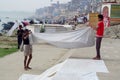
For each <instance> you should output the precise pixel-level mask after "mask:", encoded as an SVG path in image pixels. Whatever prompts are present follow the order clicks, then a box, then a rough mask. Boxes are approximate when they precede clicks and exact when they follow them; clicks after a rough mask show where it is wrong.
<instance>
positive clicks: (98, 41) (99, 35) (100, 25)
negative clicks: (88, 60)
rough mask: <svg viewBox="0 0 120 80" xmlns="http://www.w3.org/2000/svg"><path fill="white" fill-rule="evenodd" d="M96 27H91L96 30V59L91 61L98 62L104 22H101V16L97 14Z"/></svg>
mask: <svg viewBox="0 0 120 80" xmlns="http://www.w3.org/2000/svg"><path fill="white" fill-rule="evenodd" d="M98 21H99V22H98V27H93V28H94V29H95V30H96V52H97V54H96V57H94V58H93V59H95V60H100V59H101V55H100V47H101V41H102V38H103V34H104V22H103V15H101V14H99V15H98Z"/></svg>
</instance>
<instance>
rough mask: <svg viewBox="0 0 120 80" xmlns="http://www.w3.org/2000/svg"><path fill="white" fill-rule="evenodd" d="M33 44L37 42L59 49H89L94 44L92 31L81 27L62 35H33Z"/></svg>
mask: <svg viewBox="0 0 120 80" xmlns="http://www.w3.org/2000/svg"><path fill="white" fill-rule="evenodd" d="M32 37H33V42H34V43H39V40H41V39H42V40H45V41H46V42H48V43H50V44H52V45H54V46H57V47H60V48H83V47H91V46H93V45H94V44H95V36H94V31H93V29H92V28H90V27H82V28H80V29H79V30H74V31H71V32H63V33H38V32H37V33H36V32H34V33H33V36H32Z"/></svg>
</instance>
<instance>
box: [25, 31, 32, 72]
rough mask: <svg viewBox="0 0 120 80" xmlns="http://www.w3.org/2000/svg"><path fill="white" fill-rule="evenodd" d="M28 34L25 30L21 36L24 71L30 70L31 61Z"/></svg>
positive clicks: (30, 46) (29, 32)
mask: <svg viewBox="0 0 120 80" xmlns="http://www.w3.org/2000/svg"><path fill="white" fill-rule="evenodd" d="M29 34H31V31H29V30H28V29H25V31H24V34H23V45H24V69H25V70H28V69H32V68H31V67H29V64H30V62H31V59H32V45H31V44H30V40H29Z"/></svg>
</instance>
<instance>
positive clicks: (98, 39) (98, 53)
mask: <svg viewBox="0 0 120 80" xmlns="http://www.w3.org/2000/svg"><path fill="white" fill-rule="evenodd" d="M101 41H102V37H96V52H97V57H100V47H101Z"/></svg>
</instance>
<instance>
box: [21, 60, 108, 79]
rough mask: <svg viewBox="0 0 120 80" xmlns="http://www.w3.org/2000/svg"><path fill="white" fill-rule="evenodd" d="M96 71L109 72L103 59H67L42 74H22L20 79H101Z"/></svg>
mask: <svg viewBox="0 0 120 80" xmlns="http://www.w3.org/2000/svg"><path fill="white" fill-rule="evenodd" d="M96 72H108V70H107V68H106V66H105V64H104V61H103V60H84V59H67V60H66V61H64V62H63V63H60V64H57V65H55V66H53V67H52V68H50V69H48V70H46V71H45V72H43V73H42V74H41V75H28V74H27V75H26V74H24V75H22V76H21V77H20V78H19V80H99V79H98V77H97V75H96Z"/></svg>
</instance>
